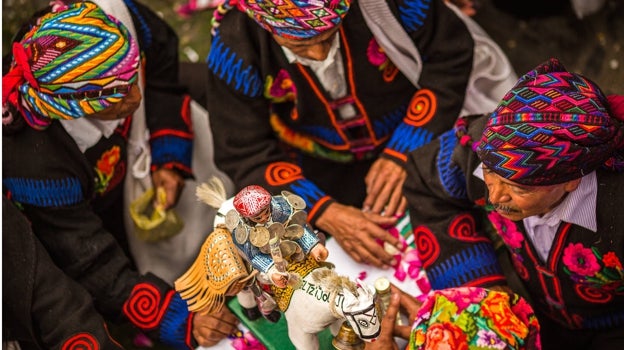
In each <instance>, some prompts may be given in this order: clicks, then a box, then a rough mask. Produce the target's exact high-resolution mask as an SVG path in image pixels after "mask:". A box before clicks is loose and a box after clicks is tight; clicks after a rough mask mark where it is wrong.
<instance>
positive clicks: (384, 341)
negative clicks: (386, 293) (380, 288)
mask: <svg viewBox="0 0 624 350" xmlns="http://www.w3.org/2000/svg"><path fill="white" fill-rule="evenodd" d="M391 288H392V291H391V293H392V295H391V296H390V305H388V309H387V310H386V312H385V314H384V317H383V319H382V320H381V333H380V334H379V337H378V338H377V340H376V341H375V342H373V343H366V348H365V349H366V350H398V345H397V343H396V342H395V341H394V337H400V338H403V339H406V340H408V339H409V338H410V335H411V334H410V333H411V331H412V324H413V323H414V319H415V317H416V313H417V312H418V310H419V309H420V306H421V303H420V302H419V301H417V300H416V299H415V298H414V297H413V296H411V295H409V294H407V293H405V292H403V291H402V290H400V289H399V288H397V287H396V286H394V285H392V286H391ZM399 310H401V311H403V312H405V313H407V314H408V315H409V324H407V325H402V326H399V325H397V324H396V319H397V315H398V313H399Z"/></svg>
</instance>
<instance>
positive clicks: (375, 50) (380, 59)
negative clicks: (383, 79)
mask: <svg viewBox="0 0 624 350" xmlns="http://www.w3.org/2000/svg"><path fill="white" fill-rule="evenodd" d="M366 56H367V57H368V62H370V63H372V64H373V65H375V66H378V67H379V70H383V69H384V68H385V66H384V65H385V63H386V62H388V56H386V53H385V52H384V50H383V49H382V48H381V46H379V44H378V43H377V40H375V38H372V39H371V41H370V42H369V43H368V48H367V49H366Z"/></svg>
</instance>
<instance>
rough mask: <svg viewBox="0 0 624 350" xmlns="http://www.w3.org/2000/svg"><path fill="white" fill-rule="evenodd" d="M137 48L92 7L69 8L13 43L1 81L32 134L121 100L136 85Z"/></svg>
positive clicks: (123, 31) (88, 4) (6, 99)
mask: <svg viewBox="0 0 624 350" xmlns="http://www.w3.org/2000/svg"><path fill="white" fill-rule="evenodd" d="M138 67H139V48H138V46H137V43H136V41H135V40H134V39H132V38H131V37H130V34H129V32H128V30H127V28H126V27H124V26H123V25H122V24H121V23H119V22H118V21H117V20H116V19H114V18H112V17H110V16H108V15H107V14H106V13H104V12H103V11H102V10H101V9H100V8H99V7H97V5H95V4H94V3H91V2H80V3H76V4H72V5H69V6H68V7H65V8H63V9H61V11H59V12H53V13H48V14H46V15H45V16H43V17H41V18H40V19H39V20H38V23H37V25H36V26H34V27H33V28H32V29H31V30H30V31H29V32H28V33H27V34H26V35H25V36H24V38H23V39H22V40H21V41H20V42H18V43H14V44H13V62H12V67H11V70H10V71H9V73H8V74H7V75H5V76H4V77H3V78H2V89H3V90H2V103H3V106H5V105H6V104H7V103H11V104H12V105H14V106H15V107H16V108H18V109H19V111H20V112H21V113H22V115H23V116H24V119H25V120H26V121H27V122H28V124H29V125H30V126H31V127H33V128H35V129H38V130H40V129H45V128H46V127H47V126H48V125H50V123H51V121H52V119H74V118H80V117H83V116H85V115H89V114H92V113H95V112H99V111H101V110H103V109H105V108H107V107H109V106H110V105H112V104H114V103H117V102H119V101H121V100H122V99H123V98H124V96H126V94H127V93H128V92H129V91H130V88H131V87H132V84H133V83H134V82H135V81H136V80H137V77H138Z"/></svg>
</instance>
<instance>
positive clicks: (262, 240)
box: [249, 226, 271, 248]
mask: <svg viewBox="0 0 624 350" xmlns="http://www.w3.org/2000/svg"><path fill="white" fill-rule="evenodd" d="M270 238H271V233H270V232H269V230H268V229H267V228H266V227H264V226H256V227H253V228H252V229H251V232H250V233H249V241H250V242H251V244H253V245H254V246H256V247H258V248H262V247H264V246H265V245H267V244H268V243H269V239H270Z"/></svg>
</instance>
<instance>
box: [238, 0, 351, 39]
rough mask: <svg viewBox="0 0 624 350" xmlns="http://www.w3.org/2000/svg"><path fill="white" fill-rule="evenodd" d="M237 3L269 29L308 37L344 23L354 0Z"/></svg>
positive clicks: (286, 35)
mask: <svg viewBox="0 0 624 350" xmlns="http://www.w3.org/2000/svg"><path fill="white" fill-rule="evenodd" d="M235 1H236V0H235ZM236 5H237V7H238V9H239V10H241V11H243V12H245V13H247V15H248V16H249V17H251V18H253V19H254V20H255V21H256V22H257V23H258V24H259V25H260V26H261V27H262V28H264V29H266V30H268V31H269V32H271V33H273V34H275V35H277V36H280V37H282V38H285V39H293V40H305V39H310V38H313V37H315V36H317V35H319V34H321V33H322V32H325V31H327V30H329V29H332V28H334V27H336V26H337V25H338V24H340V22H341V21H342V19H343V18H344V16H345V15H346V14H347V12H348V11H349V7H350V6H351V1H350V0H237V4H236Z"/></svg>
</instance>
